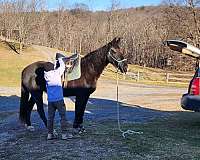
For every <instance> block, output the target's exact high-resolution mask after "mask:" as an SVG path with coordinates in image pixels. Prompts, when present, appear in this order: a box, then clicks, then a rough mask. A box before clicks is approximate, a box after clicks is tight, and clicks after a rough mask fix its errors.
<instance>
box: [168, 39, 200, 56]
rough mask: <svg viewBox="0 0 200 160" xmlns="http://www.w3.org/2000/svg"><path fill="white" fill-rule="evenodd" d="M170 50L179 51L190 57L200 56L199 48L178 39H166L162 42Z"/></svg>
mask: <svg viewBox="0 0 200 160" xmlns="http://www.w3.org/2000/svg"><path fill="white" fill-rule="evenodd" d="M164 44H165V45H166V46H168V47H169V48H170V49H171V50H174V51H177V52H180V53H182V54H185V55H187V56H190V57H192V58H200V49H199V48H197V47H195V46H192V45H190V44H188V43H186V42H183V41H179V40H167V41H165V42H164Z"/></svg>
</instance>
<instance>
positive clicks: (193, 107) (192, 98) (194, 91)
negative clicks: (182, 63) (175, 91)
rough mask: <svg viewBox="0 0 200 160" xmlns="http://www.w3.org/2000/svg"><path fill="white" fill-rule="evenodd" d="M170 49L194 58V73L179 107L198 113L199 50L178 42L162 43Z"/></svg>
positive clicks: (199, 96)
mask: <svg viewBox="0 0 200 160" xmlns="http://www.w3.org/2000/svg"><path fill="white" fill-rule="evenodd" d="M164 44H165V45H167V46H168V47H169V48H170V49H172V50H175V51H178V52H180V53H182V54H185V55H188V56H190V57H192V58H196V62H197V63H196V71H195V74H194V76H193V78H192V80H191V81H190V84H189V87H188V93H186V94H183V96H182V98H181V107H182V108H183V109H185V110H190V111H195V112H199V111H200V68H199V59H200V49H199V48H197V47H194V46H192V45H190V44H188V43H186V42H183V41H178V40H167V41H165V42H164Z"/></svg>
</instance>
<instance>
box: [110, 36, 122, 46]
mask: <svg viewBox="0 0 200 160" xmlns="http://www.w3.org/2000/svg"><path fill="white" fill-rule="evenodd" d="M120 41H121V37H115V38H114V39H113V40H112V41H111V42H110V44H111V45H112V46H114V45H116V44H117V45H118V44H119V43H120Z"/></svg>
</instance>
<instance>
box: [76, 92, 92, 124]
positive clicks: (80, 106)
mask: <svg viewBox="0 0 200 160" xmlns="http://www.w3.org/2000/svg"><path fill="white" fill-rule="evenodd" d="M89 96H90V95H89V94H88V95H81V96H76V102H75V120H74V124H73V127H74V128H78V127H79V126H80V125H81V124H82V123H83V116H84V111H85V108H86V104H87V101H88V98H89Z"/></svg>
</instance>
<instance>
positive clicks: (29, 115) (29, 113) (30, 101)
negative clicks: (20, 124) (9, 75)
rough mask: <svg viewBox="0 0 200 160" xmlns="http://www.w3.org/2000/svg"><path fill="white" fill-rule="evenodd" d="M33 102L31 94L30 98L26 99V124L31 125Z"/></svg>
mask: <svg viewBox="0 0 200 160" xmlns="http://www.w3.org/2000/svg"><path fill="white" fill-rule="evenodd" d="M34 104H35V101H34V99H33V97H32V96H31V98H30V100H29V101H28V109H27V114H26V124H27V126H31V111H32V109H33V106H34Z"/></svg>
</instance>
